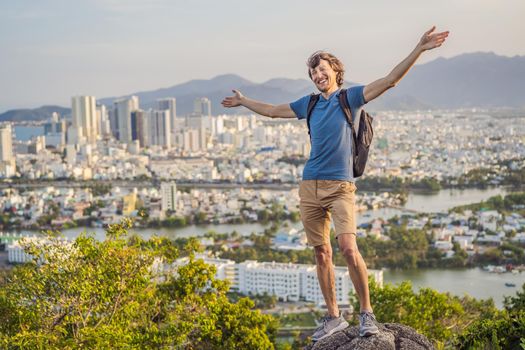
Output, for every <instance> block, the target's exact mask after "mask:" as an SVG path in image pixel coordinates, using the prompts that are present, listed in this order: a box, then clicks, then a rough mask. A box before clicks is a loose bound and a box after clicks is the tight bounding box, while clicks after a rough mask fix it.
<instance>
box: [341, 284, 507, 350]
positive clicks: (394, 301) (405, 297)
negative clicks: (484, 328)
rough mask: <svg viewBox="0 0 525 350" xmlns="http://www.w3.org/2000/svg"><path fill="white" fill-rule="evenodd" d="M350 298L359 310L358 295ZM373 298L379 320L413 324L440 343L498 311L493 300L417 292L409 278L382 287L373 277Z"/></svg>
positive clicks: (435, 292) (433, 292) (422, 289)
mask: <svg viewBox="0 0 525 350" xmlns="http://www.w3.org/2000/svg"><path fill="white" fill-rule="evenodd" d="M350 298H351V300H352V304H353V306H354V310H359V302H358V299H357V297H356V295H355V294H353V293H352V294H351V295H350ZM370 299H371V300H373V302H374V313H375V314H376V316H377V319H378V321H379V322H394V323H401V324H404V325H407V326H410V327H413V328H414V329H416V330H417V331H418V332H421V333H422V334H424V335H426V336H427V337H428V338H429V339H430V340H431V341H433V342H434V343H435V345H440V346H443V345H445V344H446V343H447V342H449V341H450V339H452V338H453V335H454V334H458V333H461V332H462V331H463V330H464V329H465V328H466V327H467V326H468V325H469V324H470V323H472V322H474V321H475V320H478V319H487V318H491V317H493V316H494V315H495V314H497V312H498V311H497V309H496V307H495V306H494V302H493V301H492V300H491V299H489V300H486V301H478V300H476V299H474V298H471V297H463V298H459V297H456V296H451V295H450V294H448V293H440V292H438V291H436V290H434V289H431V288H421V289H419V291H418V292H414V291H413V289H412V284H411V283H410V282H409V281H405V282H402V283H401V284H399V285H391V284H386V285H385V286H384V287H383V288H381V287H379V285H378V284H377V283H376V282H375V281H374V280H373V279H372V280H371V281H370Z"/></svg>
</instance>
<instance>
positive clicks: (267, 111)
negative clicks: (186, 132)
mask: <svg viewBox="0 0 525 350" xmlns="http://www.w3.org/2000/svg"><path fill="white" fill-rule="evenodd" d="M221 104H222V105H223V106H224V107H227V108H231V107H237V106H244V107H246V108H248V109H249V110H252V111H254V112H255V113H257V114H260V115H264V116H266V117H270V118H296V117H297V116H296V115H295V113H294V111H293V110H292V109H291V108H290V105H289V104H282V105H277V106H276V105H272V104H268V103H264V102H259V101H256V100H252V99H250V98H248V97H245V96H243V94H241V92H240V91H239V90H233V96H229V97H226V98H224V100H222V102H221Z"/></svg>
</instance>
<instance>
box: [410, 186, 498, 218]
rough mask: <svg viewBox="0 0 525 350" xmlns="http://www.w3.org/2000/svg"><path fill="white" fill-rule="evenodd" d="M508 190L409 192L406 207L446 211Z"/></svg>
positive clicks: (434, 211) (425, 210)
mask: <svg viewBox="0 0 525 350" xmlns="http://www.w3.org/2000/svg"><path fill="white" fill-rule="evenodd" d="M507 193H508V191H507V190H506V189H505V188H504V187H495V188H489V189H484V190H480V189H475V188H472V189H465V190H459V189H447V190H441V191H439V192H438V193H431V194H421V193H412V192H411V193H409V195H408V198H407V203H406V205H405V208H407V209H411V210H417V211H422V212H427V213H437V212H446V211H447V210H449V209H450V208H453V207H457V206H460V205H466V204H472V203H478V202H481V201H484V200H487V199H488V198H490V197H493V196H497V195H505V194H507Z"/></svg>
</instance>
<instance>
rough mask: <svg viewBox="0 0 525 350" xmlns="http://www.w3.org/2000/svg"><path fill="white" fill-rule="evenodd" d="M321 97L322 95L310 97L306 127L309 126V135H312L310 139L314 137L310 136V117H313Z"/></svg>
mask: <svg viewBox="0 0 525 350" xmlns="http://www.w3.org/2000/svg"><path fill="white" fill-rule="evenodd" d="M319 96H321V94H313V93H312V94H311V95H310V101H308V108H307V109H306V125H307V126H308V135H310V138H311V137H312V135H311V134H310V117H311V116H312V111H313V110H314V107H315V105H316V103H317V101H319Z"/></svg>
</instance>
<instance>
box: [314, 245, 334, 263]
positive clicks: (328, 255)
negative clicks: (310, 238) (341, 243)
mask: <svg viewBox="0 0 525 350" xmlns="http://www.w3.org/2000/svg"><path fill="white" fill-rule="evenodd" d="M314 251H315V260H316V261H317V264H318V265H321V266H326V265H328V264H331V263H332V248H331V247H330V245H329V244H323V245H320V246H317V247H315V248H314Z"/></svg>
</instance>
